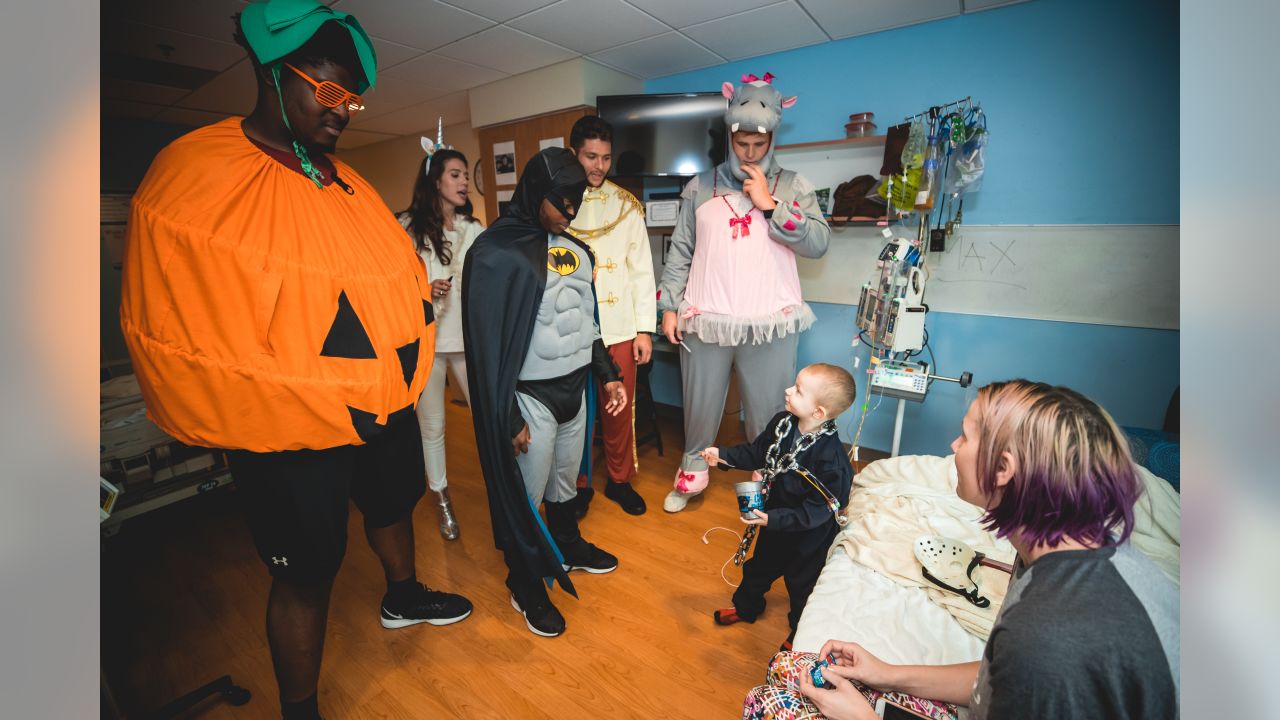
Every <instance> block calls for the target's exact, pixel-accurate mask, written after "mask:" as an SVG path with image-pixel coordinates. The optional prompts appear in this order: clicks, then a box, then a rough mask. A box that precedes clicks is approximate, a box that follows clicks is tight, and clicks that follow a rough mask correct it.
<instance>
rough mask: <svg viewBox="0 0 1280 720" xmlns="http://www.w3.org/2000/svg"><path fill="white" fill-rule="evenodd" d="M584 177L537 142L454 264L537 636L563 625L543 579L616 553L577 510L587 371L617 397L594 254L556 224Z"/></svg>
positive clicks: (513, 549)
mask: <svg viewBox="0 0 1280 720" xmlns="http://www.w3.org/2000/svg"><path fill="white" fill-rule="evenodd" d="M585 186H586V174H585V173H584V172H583V170H582V166H581V165H579V164H578V160H577V158H576V157H575V156H574V154H573V153H572V152H570V151H568V150H565V149H564V148H547V149H545V150H543V151H541V152H539V153H538V154H537V155H534V156H533V158H532V159H530V160H529V163H528V164H527V165H525V168H524V172H523V173H522V174H521V176H520V180H519V182H518V183H517V185H516V189H515V191H514V193H513V195H512V198H511V204H510V205H509V206H508V208H507V210H506V212H505V213H504V214H503V216H502V217H500V218H499V219H498V221H497V222H495V223H493V224H492V225H490V226H489V229H487V230H485V231H484V232H483V233H481V234H480V237H478V238H476V240H475V243H474V244H473V245H472V246H471V250H470V251H469V252H468V253H467V260H466V264H465V265H464V267H463V271H462V291H463V296H462V332H463V338H464V345H465V347H466V354H467V381H468V385H469V386H470V387H471V415H472V419H473V422H474V423H475V429H476V448H477V450H478V451H479V455H480V466H481V468H482V469H483V471H484V480H485V486H486V488H487V489H488V491H489V515H490V518H491V519H492V521H493V537H494V542H495V544H496V545H497V547H498V549H499V550H501V551H502V553H503V555H504V557H505V560H506V563H507V587H508V589H510V590H511V605H512V607H514V608H515V609H516V611H517V612H519V613H521V614H522V615H523V616H524V619H525V624H526V625H527V626H528V628H529V630H530V631H531V632H533V633H534V634H536V635H541V636H543V637H554V636H556V635H560V634H561V633H563V632H564V631H565V622H564V616H563V615H561V614H560V611H559V610H557V609H556V607H555V605H553V604H552V603H551V599H550V597H549V596H548V595H547V587H546V586H545V585H544V584H543V581H544V579H545V580H546V582H547V583H548V584H550V583H552V582H553V581H559V582H560V584H561V587H563V588H564V590H565V591H566V592H568V593H570V594H572V595H574V596H575V597H577V591H575V590H574V588H573V583H572V582H570V581H569V577H568V573H569V571H571V570H585V571H587V572H590V573H607V572H611V571H612V570H614V569H615V568H616V567H617V566H618V559H617V558H615V557H614V556H612V555H610V554H609V553H607V552H605V551H603V550H601V549H600V548H597V547H596V546H595V545H592V544H591V543H589V542H587V541H586V540H584V539H583V537H582V534H581V533H580V532H579V531H578V519H577V517H576V516H575V515H574V503H573V500H574V498H575V496H576V495H577V487H576V482H577V475H578V464H579V462H580V460H581V458H582V444H583V441H584V439H585V437H586V425H587V412H586V397H585V391H586V384H587V382H588V380H589V377H588V376H589V375H594V376H595V377H596V379H598V380H600V381H601V382H602V383H604V386H605V394H606V395H607V396H608V402H607V403H606V404H605V412H607V413H609V414H613V415H617V414H619V413H621V412H622V411H623V410H624V409H625V408H626V406H627V394H626V391H625V390H624V389H623V387H622V382H621V380H620V379H619V377H618V370H617V368H616V367H615V366H614V364H613V362H612V361H611V360H610V359H609V351H608V350H606V349H605V347H604V343H603V342H601V340H600V329H599V327H598V325H597V324H596V321H595V307H596V299H595V292H594V289H593V287H592V274H593V273H594V270H595V257H594V255H592V253H591V250H590V248H588V247H587V246H586V245H585V244H583V243H582V242H581V241H579V240H578V239H576V238H574V237H573V236H572V235H569V234H568V233H566V232H565V230H566V229H567V228H568V227H569V223H570V221H572V220H573V218H574V215H575V213H576V212H577V208H578V206H579V205H580V204H581V202H582V191H583V189H584V188H585ZM539 504H543V505H544V506H545V508H546V514H547V519H546V525H545V526H544V525H543V523H542V519H541V518H540V517H539V515H538V510H537V508H538V505H539Z"/></svg>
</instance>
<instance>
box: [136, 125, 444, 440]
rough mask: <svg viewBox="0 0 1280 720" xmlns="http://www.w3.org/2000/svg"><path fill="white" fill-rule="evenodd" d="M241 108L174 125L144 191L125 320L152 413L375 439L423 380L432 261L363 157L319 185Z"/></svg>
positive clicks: (172, 428) (267, 434) (285, 436)
mask: <svg viewBox="0 0 1280 720" xmlns="http://www.w3.org/2000/svg"><path fill="white" fill-rule="evenodd" d="M240 121H241V118H238V117H237V118H229V119H227V120H224V121H222V122H219V123H216V124H214V125H210V126H208V127H204V128H201V129H199V130H196V131H194V132H192V133H190V134H188V135H185V136H183V137H182V138H179V139H178V140H176V141H174V142H173V143H172V144H170V145H169V146H168V147H166V148H165V149H164V150H163V151H161V152H160V154H159V155H158V156H157V157H156V159H155V162H154V163H152V165H151V169H150V170H149V171H148V172H147V176H146V178H145V179H144V180H143V182H142V186H141V187H140V188H139V189H138V192H137V193H136V194H135V195H134V198H133V207H132V211H131V214H130V218H129V229H128V239H127V244H126V247H125V258H124V277H123V294H122V299H121V306H120V325H121V327H122V329H123V330H124V336H125V340H126V341H127V343H128V346H129V352H130V354H131V355H132V357H133V365H134V371H135V372H136V373H137V376H138V383H139V385H140V387H141V389H142V393H143V396H144V398H145V399H146V403H147V415H148V417H150V418H151V419H152V421H154V422H155V423H156V424H157V425H158V426H160V427H161V428H162V429H164V430H165V432H168V433H169V434H170V435H173V436H174V437H175V438H177V439H178V440H180V441H182V442H184V443H187V444H190V445H200V446H208V447H219V448H238V449H244V450H252V451H255V452H272V451H279V450H297V449H303V448H310V449H323V448H330V447H337V446H340V445H360V444H363V443H364V441H365V440H367V439H368V438H369V437H372V436H373V435H374V434H376V433H377V432H378V431H379V430H380V429H381V428H382V427H384V426H385V425H386V423H387V420H388V417H389V416H392V415H396V416H397V417H399V416H400V415H403V414H406V413H412V412H413V405H414V403H415V402H416V401H417V399H418V397H419V396H420V395H421V394H422V389H423V387H424V386H425V385H426V381H427V376H428V373H429V372H430V369H431V362H432V359H433V357H434V355H435V353H434V347H435V325H434V323H433V322H432V318H433V315H432V310H431V305H430V299H429V298H430V282H429V281H428V279H427V276H426V271H425V269H424V267H423V265H422V262H421V261H420V260H419V259H418V256H417V255H416V254H415V253H414V251H413V247H412V244H411V243H409V242H408V241H407V240H406V238H405V235H404V230H403V229H401V227H400V224H399V223H398V222H397V221H396V219H395V217H394V216H393V215H392V213H391V211H390V210H389V209H387V206H386V204H385V203H384V202H383V201H382V198H381V197H379V195H378V193H377V192H376V191H375V190H374V189H373V187H372V186H370V185H369V184H368V183H367V182H366V181H365V180H364V179H363V178H361V177H360V176H359V175H357V174H356V172H355V171H354V170H352V169H351V168H350V167H349V166H347V165H346V164H344V163H342V162H341V161H339V160H337V159H336V158H333V163H334V165H335V167H336V168H337V171H338V176H339V177H341V178H342V180H343V181H345V182H346V183H347V184H348V185H349V186H350V187H351V189H352V191H353V192H352V193H348V192H346V191H344V190H343V189H342V188H341V187H340V186H339V185H338V184H331V185H328V186H326V187H324V188H323V189H321V188H317V187H316V185H315V184H314V183H313V182H312V181H311V180H310V179H308V178H307V177H306V176H304V175H301V174H299V173H298V172H296V171H294V170H292V169H290V168H288V167H285V166H284V165H282V164H281V163H280V162H278V161H276V160H274V159H272V158H271V157H269V156H268V155H266V154H265V153H264V152H263V151H262V150H260V149H258V147H257V146H255V145H254V144H253V143H252V142H251V141H250V140H249V139H248V138H247V137H245V135H244V132H243V131H242V130H241V128H240Z"/></svg>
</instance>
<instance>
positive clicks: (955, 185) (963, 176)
mask: <svg viewBox="0 0 1280 720" xmlns="http://www.w3.org/2000/svg"><path fill="white" fill-rule="evenodd" d="M990 137H991V133H990V132H988V131H987V118H986V115H983V113H982V110H981V109H977V110H974V111H973V113H971V115H970V117H969V118H968V119H967V121H966V122H965V124H964V127H963V130H959V129H958V131H957V132H955V133H954V134H953V135H952V139H953V141H954V142H955V143H956V145H955V147H954V148H953V149H952V150H951V155H950V157H949V158H948V160H947V174H946V184H945V187H944V188H943V192H945V193H947V194H948V195H960V194H963V193H971V192H975V191H977V190H980V189H982V176H983V173H984V172H985V170H986V165H987V142H988V141H989V139H990Z"/></svg>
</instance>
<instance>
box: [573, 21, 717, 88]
mask: <svg viewBox="0 0 1280 720" xmlns="http://www.w3.org/2000/svg"><path fill="white" fill-rule="evenodd" d="M591 58H592V59H593V60H598V61H599V62H601V63H604V64H605V65H609V66H611V67H614V68H617V69H618V70H621V71H623V72H626V73H630V74H632V75H637V76H639V77H642V78H655V77H662V76H663V75H672V74H674V73H678V72H685V71H686V70H695V69H697V68H701V67H707V66H709V65H718V64H719V63H722V62H724V58H722V57H720V56H719V55H716V54H715V53H713V52H710V51H708V50H707V49H705V48H703V47H701V46H700V45H698V44H697V43H695V42H693V41H692V40H690V39H689V38H687V37H685V36H683V35H681V34H680V33H678V32H669V33H664V34H662V35H656V36H654V37H651V38H645V39H644V40H637V41H636V42H633V43H627V44H626V45H621V46H619V47H615V48H610V49H608V50H602V51H600V52H598V53H594V54H593V55H591Z"/></svg>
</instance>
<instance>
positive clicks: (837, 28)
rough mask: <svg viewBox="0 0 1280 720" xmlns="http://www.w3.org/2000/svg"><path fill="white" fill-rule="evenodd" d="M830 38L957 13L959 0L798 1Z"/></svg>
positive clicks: (900, 25) (875, 30) (865, 32)
mask: <svg viewBox="0 0 1280 720" xmlns="http://www.w3.org/2000/svg"><path fill="white" fill-rule="evenodd" d="M800 4H801V5H803V6H804V7H805V9H806V10H808V11H809V14H810V15H812V16H813V19H814V20H817V21H818V24H819V25H821V26H822V29H823V30H826V31H827V34H828V35H830V36H831V37H832V38H846V37H852V36H854V35H865V34H867V33H873V32H877V31H880V30H889V29H891V28H896V27H902V26H904V25H914V24H916V23H922V22H928V21H930V20H938V19H940V18H945V17H952V16H953V15H959V14H960V0H859V1H858V2H856V3H853V2H849V1H848V0H800Z"/></svg>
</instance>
